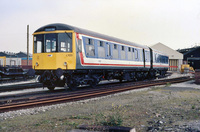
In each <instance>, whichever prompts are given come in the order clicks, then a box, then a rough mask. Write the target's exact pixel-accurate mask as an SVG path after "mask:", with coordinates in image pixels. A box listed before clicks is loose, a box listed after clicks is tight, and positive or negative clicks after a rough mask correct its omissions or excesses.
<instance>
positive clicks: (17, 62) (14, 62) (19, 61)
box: [0, 51, 32, 66]
mask: <svg viewBox="0 0 200 132" xmlns="http://www.w3.org/2000/svg"><path fill="white" fill-rule="evenodd" d="M0 57H6V64H5V65H8V66H23V65H27V54H26V53H24V52H19V53H12V52H5V51H4V52H0ZM3 64H4V58H0V65H3ZM29 65H30V66H31V65H32V56H31V55H29Z"/></svg>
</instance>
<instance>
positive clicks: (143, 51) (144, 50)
mask: <svg viewBox="0 0 200 132" xmlns="http://www.w3.org/2000/svg"><path fill="white" fill-rule="evenodd" d="M142 51H143V61H144V67H145V50H144V49H143V50H142Z"/></svg>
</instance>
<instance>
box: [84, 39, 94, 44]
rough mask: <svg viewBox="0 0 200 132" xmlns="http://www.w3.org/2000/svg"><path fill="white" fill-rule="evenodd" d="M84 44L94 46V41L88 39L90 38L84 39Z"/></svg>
mask: <svg viewBox="0 0 200 132" xmlns="http://www.w3.org/2000/svg"><path fill="white" fill-rule="evenodd" d="M85 43H86V44H89V45H94V40H93V39H90V38H86V39H85Z"/></svg>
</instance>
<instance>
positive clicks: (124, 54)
mask: <svg viewBox="0 0 200 132" xmlns="http://www.w3.org/2000/svg"><path fill="white" fill-rule="evenodd" d="M124 48H125V47H124V46H122V48H121V49H122V50H121V59H123V60H125V59H126V52H125V49H124Z"/></svg>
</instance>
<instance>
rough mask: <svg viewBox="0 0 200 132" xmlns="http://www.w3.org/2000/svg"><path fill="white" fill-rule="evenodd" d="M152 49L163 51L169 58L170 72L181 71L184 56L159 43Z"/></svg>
mask: <svg viewBox="0 0 200 132" xmlns="http://www.w3.org/2000/svg"><path fill="white" fill-rule="evenodd" d="M151 48H153V49H156V50H159V51H162V52H163V53H165V54H167V55H168V56H169V70H170V71H179V70H180V68H181V65H182V64H183V54H182V53H179V52H177V51H176V50H173V49H172V48H170V47H168V46H166V45H164V44H162V43H157V44H155V45H153V46H151Z"/></svg>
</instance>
